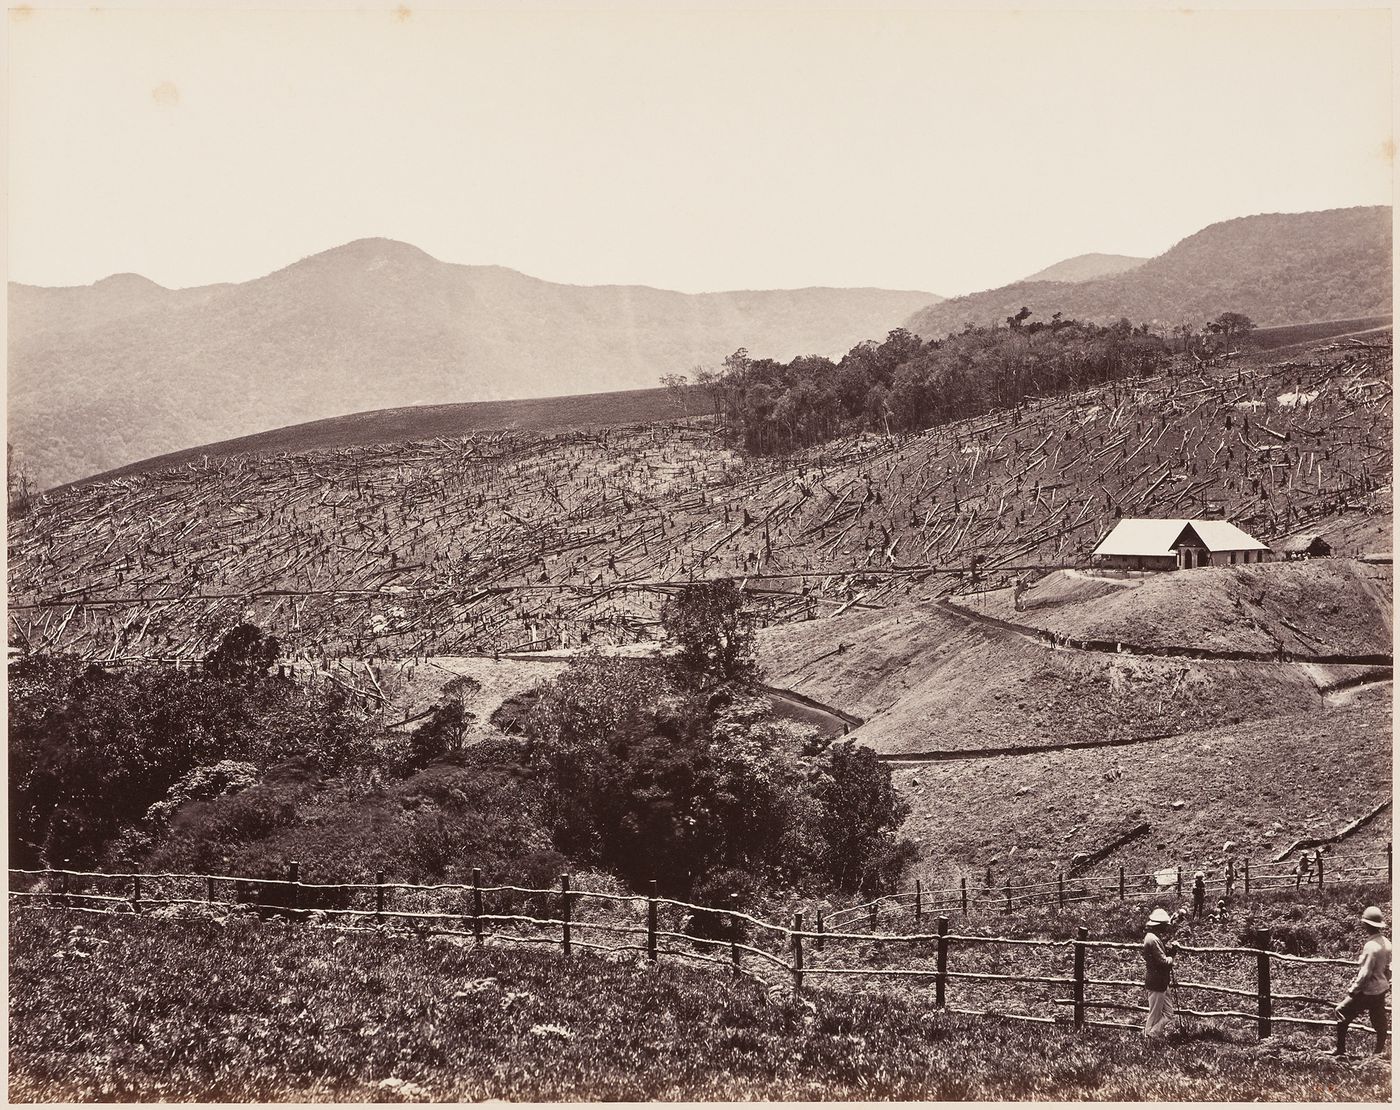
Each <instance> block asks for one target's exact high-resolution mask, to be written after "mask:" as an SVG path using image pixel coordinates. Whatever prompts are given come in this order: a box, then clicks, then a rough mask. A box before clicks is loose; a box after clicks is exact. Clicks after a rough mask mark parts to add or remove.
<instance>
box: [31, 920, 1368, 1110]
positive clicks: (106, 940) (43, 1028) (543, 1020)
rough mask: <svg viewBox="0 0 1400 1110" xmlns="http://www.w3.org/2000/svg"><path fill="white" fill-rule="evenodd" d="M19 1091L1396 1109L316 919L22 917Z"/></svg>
mask: <svg viewBox="0 0 1400 1110" xmlns="http://www.w3.org/2000/svg"><path fill="white" fill-rule="evenodd" d="M10 936H11V940H10V945H11V947H10V1090H9V1095H10V1098H11V1100H14V1101H63V1100H108V1101H110V1100H132V1101H134V1100H138V1099H140V1100H156V1099H161V1100H212V1099H219V1100H238V1101H243V1100H250V1101H251V1100H263V1101H266V1100H286V1099H294V1098H295V1099H309V1100H332V1099H334V1100H365V1101H371V1100H372V1101H392V1100H413V1101H418V1100H434V1101H436V1100H444V1099H452V1100H466V1099H473V1100H475V1099H485V1098H501V1099H512V1100H571V1099H594V1100H615V1099H626V1100H637V1099H751V1098H763V1099H1015V1098H1037V1099H1044V1098H1061V1099H1073V1098H1080V1099H1083V1098H1090V1099H1125V1100H1144V1099H1150V1100H1160V1099H1188V1100H1201V1099H1210V1100H1215V1099H1221V1100H1223V1099H1229V1100H1259V1099H1268V1100H1274V1099H1286V1100H1382V1099H1384V1100H1388V1099H1389V1094H1390V1070H1389V1067H1388V1066H1387V1065H1386V1064H1384V1063H1381V1062H1379V1061H1374V1062H1372V1061H1367V1062H1361V1061H1355V1062H1342V1063H1337V1062H1334V1061H1330V1060H1327V1059H1326V1058H1325V1057H1322V1056H1321V1055H1320V1054H1318V1053H1317V1052H1315V1051H1310V1050H1302V1049H1300V1048H1298V1047H1297V1042H1289V1041H1288V1040H1287V1039H1286V1038H1278V1039H1276V1040H1275V1041H1273V1042H1272V1043H1267V1044H1265V1045H1263V1046H1260V1045H1256V1044H1252V1043H1245V1042H1241V1043H1239V1044H1232V1043H1224V1042H1220V1041H1191V1042H1178V1043H1174V1044H1169V1045H1166V1046H1156V1045H1149V1044H1146V1043H1144V1042H1143V1040H1142V1039H1141V1037H1139V1036H1138V1035H1136V1034H1135V1033H1131V1032H1126V1031H1124V1032H1119V1031H1116V1030H1112V1031H1110V1030H1088V1031H1085V1032H1082V1033H1077V1034H1076V1033H1074V1032H1072V1031H1071V1030H1069V1029H1064V1028H1059V1027H1050V1026H1033V1025H1022V1024H1016V1023H1011V1022H999V1021H992V1020H985V1019H976V1018H967V1017H960V1016H957V1015H952V1014H939V1013H935V1012H933V1011H932V1010H931V1008H930V1007H929V1006H928V1005H927V1004H926V1003H924V1002H922V1001H921V1000H919V999H917V998H914V997H909V996H905V997H897V996H894V995H890V994H882V993H877V992H874V991H869V992H863V993H856V992H850V993H845V992H842V993H826V992H825V991H823V990H821V989H818V990H814V991H812V992H811V993H809V994H808V995H807V997H806V998H805V999H804V1000H800V1001H793V1000H792V999H791V998H790V997H789V996H788V994H787V991H786V989H785V987H783V988H781V989H777V990H773V991H771V992H770V991H768V990H765V989H764V988H763V987H762V986H761V985H758V984H755V983H752V982H749V981H738V982H734V981H731V980H729V979H727V978H725V977H723V976H722V975H716V974H710V973H707V972H706V971H704V970H691V969H686V968H681V967H676V966H669V965H665V964H663V965H662V966H661V967H659V968H656V969H652V970H647V969H642V968H639V967H638V966H637V965H636V964H635V963H633V962H632V961H631V960H628V961H614V960H609V959H603V958H597V957H593V956H589V955H580V956H576V957H574V958H573V959H572V960H565V959H564V958H563V957H561V956H559V955H557V954H551V953H547V952H533V951H517V950H506V949H489V948H488V949H486V950H484V951H480V952H476V951H473V950H472V949H470V948H467V947H461V946H459V945H457V944H455V943H450V942H443V941H414V940H409V939H401V938H396V937H386V936H360V935H355V936H350V935H347V934H344V933H336V932H327V931H321V930H316V929H313V928H309V927H294V928H290V929H288V928H283V927H278V926H268V925H255V924H232V923H231V924H227V925H217V924H213V923H204V922H174V921H170V922H162V921H154V920H150V919H144V918H131V917H116V916H113V917H96V916H86V915H80V914H64V913H62V912H57V911H39V910H21V911H17V912H14V913H13V914H12V918H11V934H10Z"/></svg>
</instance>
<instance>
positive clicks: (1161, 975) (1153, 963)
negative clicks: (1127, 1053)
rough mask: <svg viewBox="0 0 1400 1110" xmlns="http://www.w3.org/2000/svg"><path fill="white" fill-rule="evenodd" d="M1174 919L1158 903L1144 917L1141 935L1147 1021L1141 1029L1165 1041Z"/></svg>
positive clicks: (1171, 1011) (1170, 1015) (1169, 1011)
mask: <svg viewBox="0 0 1400 1110" xmlns="http://www.w3.org/2000/svg"><path fill="white" fill-rule="evenodd" d="M1175 927H1176V925H1175V922H1173V921H1172V917H1171V914H1169V913H1167V911H1166V910H1164V909H1162V908H1161V907H1160V906H1158V907H1157V908H1156V909H1155V910H1153V911H1152V913H1151V914H1150V915H1149V916H1148V918H1147V933H1146V935H1145V936H1144V937H1143V938H1142V958H1143V960H1144V962H1145V963H1146V965H1147V976H1146V982H1145V984H1144V985H1145V986H1146V987H1147V1023H1146V1024H1145V1025H1144V1026H1143V1027H1142V1031H1143V1033H1144V1034H1146V1036H1147V1037H1149V1038H1150V1039H1152V1040H1154V1041H1157V1040H1164V1039H1165V1038H1166V1035H1167V1022H1169V1021H1170V1020H1171V1017H1172V1013H1173V1008H1172V1004H1171V999H1170V998H1169V997H1168V994H1167V992H1168V991H1169V990H1170V989H1171V984H1172V952H1173V951H1175V949H1174V948H1173V947H1172V946H1171V945H1170V943H1169V941H1170V940H1171V935H1172V932H1173V931H1174V930H1175Z"/></svg>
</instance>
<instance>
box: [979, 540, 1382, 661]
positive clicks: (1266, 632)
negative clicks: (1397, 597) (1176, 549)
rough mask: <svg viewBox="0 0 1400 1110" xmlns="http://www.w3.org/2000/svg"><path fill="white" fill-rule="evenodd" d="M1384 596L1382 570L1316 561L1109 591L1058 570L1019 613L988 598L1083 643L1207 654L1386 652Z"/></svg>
mask: <svg viewBox="0 0 1400 1110" xmlns="http://www.w3.org/2000/svg"><path fill="white" fill-rule="evenodd" d="M1120 582H1121V583H1123V585H1121V586H1120V585H1117V583H1120ZM1080 591H1083V592H1080ZM1391 596H1392V574H1391V568H1390V567H1386V566H1369V565H1367V564H1363V563H1357V562H1354V561H1352V560H1345V559H1319V560H1311V561H1308V562H1301V563H1264V564H1258V565H1252V566H1234V567H1207V568H1205V569H1202V570H1199V571H1190V572H1186V573H1182V574H1162V575H1154V576H1152V577H1148V578H1133V579H1127V580H1116V582H1115V584H1114V585H1107V584H1105V583H1103V582H1093V581H1086V580H1085V578H1084V577H1083V576H1081V575H1079V574H1077V573H1069V572H1065V571H1056V572H1055V573H1053V574H1051V575H1049V576H1047V577H1046V578H1044V579H1042V580H1041V581H1039V582H1037V583H1035V585H1034V586H1032V587H1031V588H1030V589H1028V590H1027V591H1026V592H1025V593H1024V594H1023V595H1022V598H1021V604H1022V611H1021V612H1019V613H1018V612H1016V611H1015V610H1014V609H1013V608H1012V606H1011V604H1010V597H1009V595H1008V594H1006V593H1005V592H1003V593H1001V594H998V595H992V596H989V599H988V600H989V601H991V602H993V604H992V605H990V606H989V611H990V612H992V613H993V615H995V616H998V617H1001V618H1003V619H1004V620H1010V621H1015V622H1017V623H1021V624H1028V625H1033V626H1035V627H1038V628H1049V629H1053V630H1054V631H1056V632H1061V633H1064V634H1066V635H1069V636H1075V637H1078V638H1081V639H1099V640H1124V641H1127V642H1130V643H1134V644H1139V645H1142V646H1145V647H1162V646H1189V647H1198V648H1207V649H1210V650H1214V651H1225V650H1230V651H1236V650H1244V651H1272V650H1274V648H1276V647H1278V646H1280V645H1281V646H1282V647H1284V648H1285V649H1287V650H1288V651H1294V652H1306V653H1316V654H1321V655H1333V654H1371V653H1381V652H1388V651H1390V644H1391V634H1390V626H1389V625H1390V616H1389V612H1388V609H1389V607H1390V604H1391Z"/></svg>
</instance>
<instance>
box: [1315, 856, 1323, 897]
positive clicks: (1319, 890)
mask: <svg viewBox="0 0 1400 1110" xmlns="http://www.w3.org/2000/svg"><path fill="white" fill-rule="evenodd" d="M1313 855H1314V858H1316V860H1317V893H1318V895H1319V896H1320V895H1321V894H1322V849H1321V848H1319V849H1318V850H1317V851H1316V852H1315V853H1313Z"/></svg>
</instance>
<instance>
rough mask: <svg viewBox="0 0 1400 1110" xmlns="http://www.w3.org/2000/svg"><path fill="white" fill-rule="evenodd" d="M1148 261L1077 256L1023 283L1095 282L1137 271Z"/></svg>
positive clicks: (1028, 278) (1119, 255) (1024, 279)
mask: <svg viewBox="0 0 1400 1110" xmlns="http://www.w3.org/2000/svg"><path fill="white" fill-rule="evenodd" d="M1146 261H1147V259H1145V258H1135V257H1133V256H1132V255H1127V254H1077V255H1075V256H1074V257H1073V258H1066V259H1064V260H1063V261H1062V262H1056V263H1055V264H1054V265H1053V266H1046V267H1045V269H1043V270H1037V271H1036V272H1035V273H1033V274H1031V275H1030V276H1029V277H1024V278H1022V279H1021V280H1022V281H1068V282H1076V281H1093V280H1094V279H1095V278H1102V277H1111V276H1112V275H1114V274H1121V273H1125V272H1126V271H1128V270H1135V269H1137V267H1139V266H1141V265H1142V264H1143V263H1144V262H1146Z"/></svg>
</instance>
